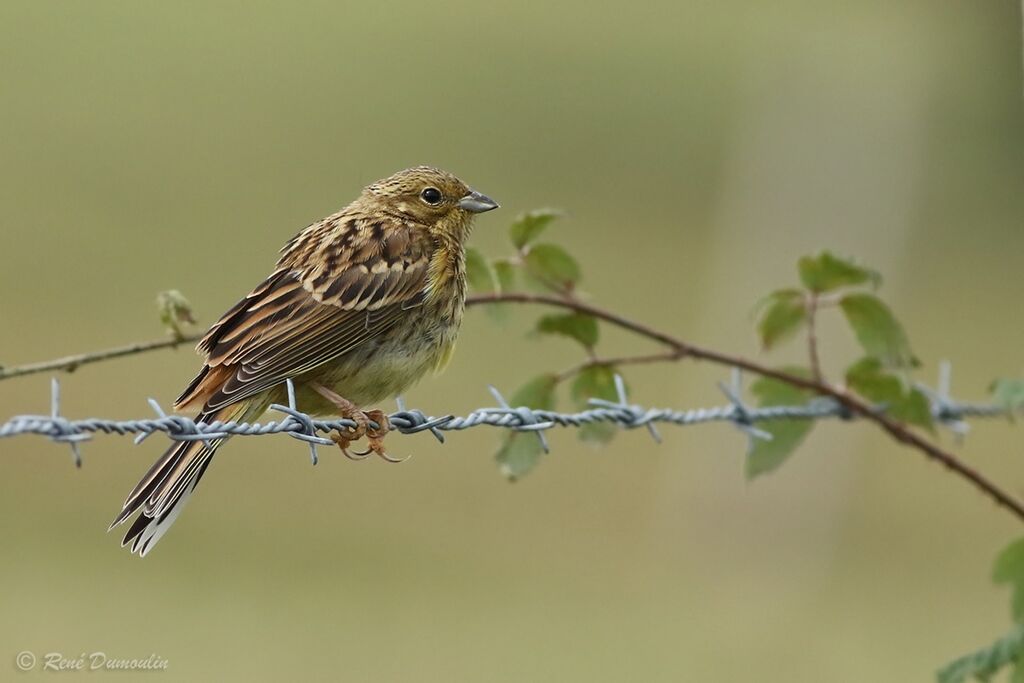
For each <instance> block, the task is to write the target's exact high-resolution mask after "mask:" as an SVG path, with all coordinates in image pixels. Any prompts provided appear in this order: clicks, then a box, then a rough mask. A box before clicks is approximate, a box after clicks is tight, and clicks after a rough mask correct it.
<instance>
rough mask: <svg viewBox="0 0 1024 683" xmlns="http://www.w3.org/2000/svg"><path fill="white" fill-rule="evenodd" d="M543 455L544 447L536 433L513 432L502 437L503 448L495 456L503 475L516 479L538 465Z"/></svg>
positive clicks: (511, 479)
mask: <svg viewBox="0 0 1024 683" xmlns="http://www.w3.org/2000/svg"><path fill="white" fill-rule="evenodd" d="M542 455H544V449H543V448H542V447H541V445H540V439H538V438H537V435H536V434H529V433H526V432H511V433H509V434H506V435H505V437H504V438H503V439H502V444H501V448H500V449H498V452H497V454H495V456H494V457H495V459H496V460H497V461H498V467H499V469H500V470H501V473H502V475H503V476H505V477H506V478H508V479H509V480H510V481H516V480H517V479H520V478H522V477H523V476H524V475H526V474H527V473H529V471H530V470H532V469H533V468H534V467H536V465H537V463H538V462H539V461H540V458H541V456H542Z"/></svg>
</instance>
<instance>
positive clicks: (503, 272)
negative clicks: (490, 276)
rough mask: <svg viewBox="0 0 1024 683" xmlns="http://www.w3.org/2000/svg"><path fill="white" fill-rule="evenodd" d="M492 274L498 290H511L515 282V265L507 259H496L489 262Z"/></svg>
mask: <svg viewBox="0 0 1024 683" xmlns="http://www.w3.org/2000/svg"><path fill="white" fill-rule="evenodd" d="M491 267H492V268H493V269H494V275H495V277H496V278H497V280H498V291H500V292H511V291H512V290H513V289H514V288H515V283H516V267H515V264H513V263H512V262H511V261H509V260H507V259H496V260H495V261H494V262H493V263H491Z"/></svg>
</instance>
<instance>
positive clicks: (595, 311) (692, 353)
mask: <svg viewBox="0 0 1024 683" xmlns="http://www.w3.org/2000/svg"><path fill="white" fill-rule="evenodd" d="M501 302H507V303H525V304H539V305H543V306H557V307H560V308H567V309H570V310H573V311H577V312H579V313H587V314H589V315H592V316H594V317H595V318H598V319H599V320H603V321H605V322H607V323H610V324H612V325H615V326H616V327H619V328H621V329H624V330H628V331H630V332H633V333H635V334H637V335H639V336H641V337H646V338H647V339H651V340H653V341H656V342H658V343H660V344H662V345H664V346H667V347H669V348H670V349H673V350H674V351H675V352H676V354H677V358H679V359H682V358H685V357H689V358H693V359H696V360H705V361H709V362H711V363H715V364H718V365H725V366H728V367H733V368H740V369H742V370H747V371H748V372H753V373H754V374H756V375H761V376H762V377H770V378H772V379H776V380H779V381H780V382H785V383H786V384H789V385H790V386H794V387H799V388H801V389H807V390H809V391H812V392H814V393H816V394H819V395H822V396H829V397H831V398H833V399H835V400H836V401H837V402H839V404H840V405H842V406H844V407H845V408H847V409H848V410H849V411H850V412H851V413H853V414H855V415H859V416H861V417H863V418H865V419H867V420H869V421H871V422H874V423H875V424H876V425H878V426H879V427H880V428H881V429H882V430H884V431H885V432H887V433H888V434H889V435H890V436H891V437H892V438H894V439H895V440H896V441H898V442H900V443H902V444H904V445H907V446H911V447H913V448H916V449H917V450H919V451H921V452H922V453H924V454H925V456H927V457H928V458H930V459H932V460H935V461H937V462H939V463H941V464H942V465H944V466H945V467H946V468H947V469H949V470H950V471H952V472H953V473H954V474H956V475H957V476H959V477H962V478H963V479H965V480H967V481H969V482H970V483H971V484H973V485H974V486H975V487H976V488H977V489H979V490H980V491H981V492H982V493H984V494H985V495H986V496H988V497H989V498H991V499H992V500H993V501H995V503H996V504H997V505H1000V506H1002V507H1004V508H1006V509H1007V510H1008V511H1009V512H1010V513H1011V514H1013V515H1014V516H1016V517H1017V518H1018V519H1019V520H1021V521H1022V522H1024V503H1022V502H1021V501H1019V500H1017V499H1016V498H1014V497H1013V496H1012V495H1010V494H1009V493H1008V492H1006V491H1004V490H1003V489H1002V488H1000V487H999V486H998V485H997V484H996V483H995V482H993V481H991V480H990V479H988V478H987V477H986V476H985V475H983V474H981V473H980V472H978V471H977V470H975V469H973V468H972V467H970V466H968V465H967V464H966V463H964V462H962V461H961V460H960V459H959V458H957V457H956V456H955V455H953V454H952V453H949V452H948V451H945V450H943V449H942V448H940V447H939V446H937V445H935V444H933V443H932V442H930V441H928V440H927V439H925V438H923V437H922V436H920V435H919V434H917V433H916V432H914V431H912V430H910V429H909V428H908V427H907V426H906V425H905V424H903V423H901V422H899V421H897V420H894V419H893V418H891V417H889V416H887V415H885V414H884V413H881V412H879V411H877V410H876V409H875V408H874V407H872V406H871V405H869V404H868V403H865V402H864V401H862V400H861V399H859V398H857V397H856V396H853V395H852V394H849V393H847V392H846V391H845V390H843V389H841V388H837V387H833V386H831V385H830V384H826V383H824V382H821V381H818V380H816V379H807V378H805V377H800V376H798V375H792V374H790V373H788V372H783V371H781V370H775V369H773V368H770V367H768V366H765V365H761V364H760V363H756V362H754V361H751V360H747V359H746V358H742V357H740V356H733V355H730V354H727V353H722V352H720V351H715V350H713V349H706V348H703V347H700V346H696V345H694V344H690V343H689V342H685V341H683V340H681V339H677V338H675V337H673V336H671V335H669V334H666V333H664V332H661V331H659V330H656V329H654V328H652V327H648V326H647V325H644V324H642V323H638V322H636V321H634V320H630V319H628V318H624V317H622V316H620V315H618V314H616V313H612V312H610V311H606V310H604V309H601V308H598V307H596V306H593V305H591V304H587V303H584V302H582V301H577V300H568V299H563V298H560V297H554V296H548V295H544V294H527V293H520V292H509V293H505V294H479V295H476V296H472V297H469V299H467V301H466V305H467V306H474V305H478V304H493V303H501Z"/></svg>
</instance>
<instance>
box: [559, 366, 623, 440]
mask: <svg viewBox="0 0 1024 683" xmlns="http://www.w3.org/2000/svg"><path fill="white" fill-rule="evenodd" d="M569 395H570V396H571V397H572V400H573V402H574V403H575V404H576V407H577V408H579V409H580V410H586V409H587V408H589V407H590V403H589V401H590V399H592V398H602V399H604V400H606V401H614V400H615V399H616V398H618V393H617V392H616V390H615V368H614V367H612V366H610V365H591V366H590V367H587V368H584V369H583V370H581V371H580V372H579V374H577V375H576V378H575V379H574V380H573V382H572V386H571V387H570V389H569ZM617 432H618V429H616V427H615V425H613V424H609V423H607V422H594V423H591V424H586V425H583V426H582V427H580V430H579V438H580V440H582V441H591V442H596V443H608V442H609V441H611V440H612V438H613V437H614V436H615V434H616V433H617Z"/></svg>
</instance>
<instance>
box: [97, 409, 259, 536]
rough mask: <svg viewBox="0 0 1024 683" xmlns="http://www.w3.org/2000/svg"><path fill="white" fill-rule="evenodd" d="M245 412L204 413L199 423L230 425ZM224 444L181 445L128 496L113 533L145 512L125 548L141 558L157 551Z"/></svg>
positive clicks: (181, 442) (184, 443) (215, 440)
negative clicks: (129, 546) (158, 544)
mask: <svg viewBox="0 0 1024 683" xmlns="http://www.w3.org/2000/svg"><path fill="white" fill-rule="evenodd" d="M243 412H245V410H244V406H230V407H226V408H223V409H221V410H216V411H204V412H202V413H200V414H199V415H198V416H197V417H196V421H197V422H207V423H210V422H213V421H214V420H222V421H228V420H231V419H235V417H236V416H237V415H238V414H240V413H243ZM223 441H224V439H214V440H212V441H210V442H204V441H179V442H177V443H175V444H174V445H172V446H171V447H170V448H169V449H167V452H165V453H164V454H163V455H162V456H161V457H160V459H159V460H157V461H156V462H155V463H154V464H153V466H152V467H151V468H149V471H148V472H146V474H145V475H144V476H143V477H142V479H141V480H139V483H138V484H136V485H135V488H133V489H132V492H131V493H129V494H128V497H127V498H126V499H125V502H124V506H123V507H122V509H121V512H120V513H118V515H117V517H115V518H114V521H113V522H112V523H111V524H110V529H113V528H114V527H116V526H118V525H119V524H123V523H124V522H125V521H126V520H127V519H128V518H129V517H131V516H132V515H133V514H135V513H136V512H139V511H140V510H141V513H140V514H139V516H138V517H137V518H136V519H135V521H134V522H132V525H131V526H130V527H129V528H128V532H127V533H126V534H125V536H124V540H122V541H121V545H122V546H125V545H128V544H129V543H131V552H133V553H136V552H137V553H139V555H140V556H145V555H146V554H147V553H149V551H150V550H152V549H153V547H154V546H155V545H156V543H157V541H159V540H160V538H161V537H162V536H163V535H164V534H165V533H167V530H168V529H169V528H170V527H171V525H172V524H173V523H174V521H175V520H176V519H177V518H178V515H179V514H181V511H182V509H183V508H184V507H185V504H186V503H187V502H188V499H189V498H190V497H191V495H192V491H194V490H195V488H196V485H197V484H198V483H199V480H200V478H202V476H203V473H204V472H206V468H207V467H208V466H209V465H210V461H211V460H212V459H213V454H214V452H215V451H216V450H217V448H218V447H219V446H220V445H221V443H222V442H223Z"/></svg>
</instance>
